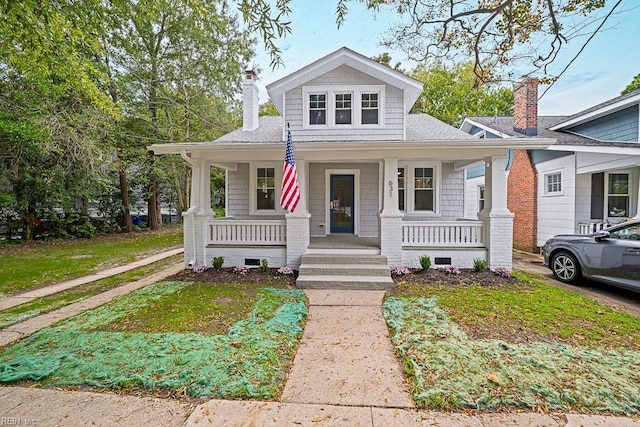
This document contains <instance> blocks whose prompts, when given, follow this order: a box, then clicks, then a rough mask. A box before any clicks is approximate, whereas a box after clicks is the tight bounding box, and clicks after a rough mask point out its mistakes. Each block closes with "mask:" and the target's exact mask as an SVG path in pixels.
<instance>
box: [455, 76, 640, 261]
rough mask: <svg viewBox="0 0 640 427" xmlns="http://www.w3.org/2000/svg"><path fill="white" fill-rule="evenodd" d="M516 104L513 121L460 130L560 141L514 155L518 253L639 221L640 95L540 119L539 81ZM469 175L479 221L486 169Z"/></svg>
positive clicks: (470, 123) (487, 121)
mask: <svg viewBox="0 0 640 427" xmlns="http://www.w3.org/2000/svg"><path fill="white" fill-rule="evenodd" d="M514 101H515V102H514V103H515V108H514V116H513V117H467V118H466V119H465V120H464V122H463V124H462V126H461V130H462V131H464V132H466V133H469V134H472V135H475V136H476V137H480V138H483V139H485V140H488V139H489V140H490V139H520V138H524V139H530V138H532V137H540V138H544V139H548V138H553V139H555V140H556V142H555V143H554V144H552V145H550V146H549V147H548V148H545V149H527V150H518V149H516V150H513V151H512V152H510V154H509V156H508V160H507V163H508V165H507V169H508V183H507V187H508V194H509V196H508V202H507V207H508V208H509V210H510V211H511V212H513V213H514V214H515V218H514V230H513V231H514V247H516V248H520V249H523V250H530V251H537V250H538V248H539V247H541V246H543V245H544V243H545V242H546V241H547V239H549V238H550V237H552V236H554V235H556V234H576V233H577V234H590V233H593V232H595V231H597V230H599V229H601V228H603V227H606V226H607V225H609V224H615V223H619V222H622V221H624V220H626V219H629V218H640V203H639V199H640V144H639V141H640V138H639V132H640V131H639V126H638V122H639V117H640V110H639V104H640V90H636V91H634V92H632V93H629V94H626V95H623V96H619V97H616V98H613V99H611V100H609V101H607V102H604V103H602V104H599V105H596V106H594V107H591V108H588V109H586V110H583V111H580V112H579V113H577V114H574V115H572V116H538V111H537V110H538V106H537V82H536V81H535V80H533V79H528V80H525V81H524V82H522V83H521V84H518V85H516V87H515V88H514ZM466 173H467V181H466V182H467V184H466V185H467V197H466V200H467V206H466V211H465V217H466V218H474V217H475V212H474V211H475V210H476V209H477V208H476V206H477V205H478V204H481V203H482V200H481V199H482V197H481V196H482V191H483V189H484V186H485V183H484V181H485V177H484V170H483V169H482V168H477V169H473V168H472V169H469V170H467V172H466ZM478 195H479V196H478Z"/></svg>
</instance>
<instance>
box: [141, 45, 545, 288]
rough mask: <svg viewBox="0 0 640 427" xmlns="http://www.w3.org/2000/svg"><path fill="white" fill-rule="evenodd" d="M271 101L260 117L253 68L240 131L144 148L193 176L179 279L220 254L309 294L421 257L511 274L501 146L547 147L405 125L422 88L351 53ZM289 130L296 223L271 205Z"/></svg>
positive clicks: (312, 70) (417, 121)
mask: <svg viewBox="0 0 640 427" xmlns="http://www.w3.org/2000/svg"><path fill="white" fill-rule="evenodd" d="M267 91H268V94H269V97H270V98H271V100H272V101H273V102H274V103H275V105H276V107H277V108H278V110H279V112H280V113H281V115H280V116H264V117H258V95H259V91H258V88H257V86H256V82H255V75H254V74H253V72H251V71H249V72H246V73H245V80H244V84H243V108H244V110H243V121H244V122H243V127H242V128H241V129H238V130H236V131H234V132H231V133H229V134H227V135H225V136H223V137H221V138H219V139H217V140H215V141H212V142H197V143H175V144H154V145H152V146H150V147H149V149H150V150H152V151H153V152H154V153H155V154H180V155H181V156H182V158H183V159H184V160H185V161H186V162H188V163H189V164H190V165H191V167H192V170H193V180H192V181H193V183H192V197H191V207H190V208H189V210H188V211H187V212H185V213H184V214H183V218H184V230H185V233H184V236H185V237H184V245H185V266H186V267H187V268H190V267H193V266H195V265H200V264H205V265H208V266H210V265H211V261H212V258H213V257H216V256H223V257H224V265H225V266H226V267H229V266H238V265H256V264H258V263H259V261H260V260H262V259H266V260H267V262H268V264H269V266H270V267H280V266H288V267H291V268H293V269H299V270H300V276H299V278H298V285H299V286H303V287H304V286H314V285H313V283H312V282H313V281H312V280H311V278H310V277H309V276H312V275H315V276H319V277H317V279H318V281H317V282H316V283H319V281H321V279H323V278H324V279H327V278H326V276H327V275H328V274H330V273H331V271H330V270H336V269H339V268H340V266H341V265H342V267H343V268H342V270H341V271H342V273H341V274H343V276H347V275H352V276H357V277H359V278H362V277H363V276H364V275H365V272H367V271H372V270H373V269H374V268H373V267H371V266H367V267H363V264H373V263H380V264H382V265H383V266H384V269H383V273H382V274H383V275H386V277H387V279H389V280H387V281H386V282H387V283H388V282H389V281H390V277H389V267H393V266H406V267H409V266H419V257H420V256H421V255H423V254H426V255H428V256H430V258H431V261H432V263H433V264H435V266H436V267H437V266H444V265H455V266H457V267H460V268H470V267H472V266H473V261H474V259H478V258H482V259H486V260H487V261H488V265H489V266H490V268H492V269H495V268H496V267H504V268H507V269H510V268H511V262H512V257H511V254H512V245H511V243H512V242H511V236H512V224H513V215H512V214H511V212H509V210H508V209H507V197H506V178H505V164H506V159H507V149H508V148H522V149H530V148H544V147H546V146H548V145H549V144H550V143H551V142H553V141H552V140H545V139H540V138H537V137H536V138H518V139H478V138H476V137H474V136H472V135H469V134H468V133H465V132H462V131H460V130H459V129H456V128H454V127H451V126H449V125H447V124H445V123H443V122H440V121H438V120H436V119H434V118H433V117H431V116H429V115H426V114H409V111H410V110H411V107H412V106H413V104H414V103H415V101H416V100H417V98H418V96H419V95H420V93H421V91H422V83H420V82H418V81H416V80H414V79H412V78H409V77H407V76H406V75H404V74H402V73H399V72H397V71H395V70H393V69H391V68H389V67H386V66H384V65H382V64H379V63H378V62H376V61H373V60H371V59H369V58H367V57H364V56H362V55H360V54H358V53H356V52H354V51H352V50H350V49H347V48H341V49H339V50H337V51H335V52H333V53H331V54H329V55H327V56H325V57H323V58H321V59H319V60H317V61H315V62H313V63H311V64H309V65H307V66H305V67H304V68H302V69H300V70H298V71H295V72H294V73H292V74H290V75H288V76H286V77H284V78H282V79H280V80H278V81H275V82H273V83H271V84H269V85H268V86H267ZM288 131H290V132H291V138H292V140H293V147H294V156H295V165H296V170H297V176H298V182H299V189H300V202H299V203H298V205H297V208H296V209H295V210H294V211H293V212H286V211H285V210H284V209H283V208H282V207H281V206H280V204H279V200H280V192H281V182H282V171H283V163H284V156H285V146H286V141H287V136H288ZM476 164H482V165H484V166H483V167H484V168H485V170H486V178H487V180H486V181H487V184H486V190H485V209H484V211H483V213H482V214H481V215H480V217H479V218H474V219H472V220H464V219H463V216H464V170H465V169H466V168H468V167H470V166H471V165H476ZM211 166H217V167H221V168H224V169H225V170H226V216H225V217H224V218H215V217H214V213H213V211H212V209H211V206H210V205H211V201H210V184H209V181H210V167H211ZM354 256H355V257H356V258H354ZM323 257H324V258H323ZM323 262H324V264H325V266H324V268H316V269H315V270H314V269H313V268H312V266H315V267H317V265H318V264H321V263H323ZM326 264H330V265H329V266H327V265H326ZM312 271H314V272H312ZM385 271H386V272H385ZM343 279H345V280H346V277H343ZM327 280H329V279H327ZM355 282H356V279H353V286H354V287H358V286H359V287H365V286H366V283H363V282H362V281H360V282H359V284H355Z"/></svg>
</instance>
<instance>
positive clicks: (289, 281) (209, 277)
mask: <svg viewBox="0 0 640 427" xmlns="http://www.w3.org/2000/svg"><path fill="white" fill-rule="evenodd" d="M233 270H234V269H233V268H221V269H220V270H215V269H213V268H209V269H208V270H206V271H203V272H201V273H194V272H193V271H192V270H183V271H181V272H180V273H178V274H176V275H174V276H171V277H169V278H168V279H167V280H173V281H181V282H206V283H229V284H234V283H254V284H256V285H265V286H269V285H271V286H273V285H281V286H282V285H284V286H292V287H293V286H295V284H296V277H297V274H292V275H282V274H278V269H277V268H270V269H269V271H260V269H259V268H250V269H249V271H247V272H246V273H244V274H239V273H234V271H233Z"/></svg>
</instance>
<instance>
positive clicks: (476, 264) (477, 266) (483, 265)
mask: <svg viewBox="0 0 640 427" xmlns="http://www.w3.org/2000/svg"><path fill="white" fill-rule="evenodd" d="M473 269H474V270H475V271H477V272H478V273H481V272H483V271H485V270H486V269H487V260H486V259H482V258H477V259H474V260H473Z"/></svg>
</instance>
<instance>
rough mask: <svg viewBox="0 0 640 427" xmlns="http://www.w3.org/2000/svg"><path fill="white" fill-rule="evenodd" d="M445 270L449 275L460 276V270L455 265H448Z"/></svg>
mask: <svg viewBox="0 0 640 427" xmlns="http://www.w3.org/2000/svg"><path fill="white" fill-rule="evenodd" d="M443 270H444V272H445V273H447V274H460V270H459V269H458V267H456V266H454V265H447V266H445V267H444V268H443Z"/></svg>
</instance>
